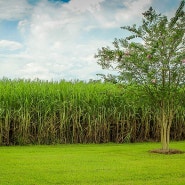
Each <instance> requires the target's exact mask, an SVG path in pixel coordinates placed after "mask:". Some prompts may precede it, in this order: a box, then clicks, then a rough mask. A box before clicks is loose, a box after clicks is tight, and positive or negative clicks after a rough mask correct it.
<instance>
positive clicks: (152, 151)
mask: <svg viewBox="0 0 185 185" xmlns="http://www.w3.org/2000/svg"><path fill="white" fill-rule="evenodd" d="M149 152H150V153H158V154H166V155H172V154H184V153H185V152H184V151H181V150H177V149H169V150H162V149H154V150H150V151H149Z"/></svg>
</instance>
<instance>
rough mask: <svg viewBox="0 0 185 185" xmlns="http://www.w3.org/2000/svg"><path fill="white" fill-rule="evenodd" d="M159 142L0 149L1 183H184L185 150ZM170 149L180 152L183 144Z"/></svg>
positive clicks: (177, 144) (35, 184)
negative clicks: (163, 149)
mask: <svg viewBox="0 0 185 185" xmlns="http://www.w3.org/2000/svg"><path fill="white" fill-rule="evenodd" d="M155 148H160V144H159V143H136V144H83V145H82V144H79V145H78V144H77V145H75V144H74V145H51V146H12V147H0V184H2V185H8V184H11V185H52V184H53V185H54V184H56V185H57V184H58V185H59V184H61V185H63V184H64V185H65V184H67V185H74V184H75V185H77V184H79V185H161V184H163V185H177V184H178V185H184V184H185V154H175V155H163V154H154V153H153V154H152V153H149V152H148V151H149V150H151V149H155ZM171 148H176V149H180V150H183V151H185V142H172V143H171Z"/></svg>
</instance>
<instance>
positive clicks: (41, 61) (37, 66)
mask: <svg viewBox="0 0 185 185" xmlns="http://www.w3.org/2000/svg"><path fill="white" fill-rule="evenodd" d="M151 3H152V0H114V1H111V0H93V1H92V0H71V1H70V2H69V3H66V4H65V3H63V4H59V3H57V6H56V4H53V3H51V2H48V1H47V0H41V1H40V3H37V4H36V5H35V6H33V7H32V6H30V5H29V4H28V3H27V1H26V0H19V1H15V0H7V1H4V0H0V10H1V11H0V12H1V13H0V19H6V20H7V19H14V18H19V23H18V30H19V31H20V34H22V37H23V40H24V43H22V44H21V43H18V42H13V41H6V40H2V41H0V49H1V48H4V49H5V48H6V49H7V50H11V51H13V50H18V49H21V48H23V49H24V50H21V51H19V53H16V54H11V56H9V55H0V59H1V63H0V74H1V76H2V75H3V76H8V77H9V76H11V77H12V76H14V77H16V78H18V77H21V78H31V79H34V78H40V79H44V80H46V79H54V80H58V79H67V80H70V79H82V80H88V79H90V78H96V75H95V74H97V73H103V71H102V70H101V67H100V66H98V65H97V63H96V59H95V58H94V54H95V53H96V52H97V49H98V48H100V47H102V46H106V45H111V42H112V41H113V40H114V38H115V37H118V38H120V37H124V33H123V31H122V30H121V29H120V27H121V26H124V25H130V24H133V23H138V21H139V20H141V13H142V12H143V11H145V10H146V9H148V7H149V6H150V4H151ZM16 6H17V7H16ZM2 7H3V8H2ZM15 7H16V8H15ZM5 9H11V10H12V11H10V12H6V11H5ZM28 15H29V16H28ZM119 30H120V32H119ZM23 46H24V47H23Z"/></svg>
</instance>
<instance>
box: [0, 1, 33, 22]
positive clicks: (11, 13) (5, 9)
mask: <svg viewBox="0 0 185 185" xmlns="http://www.w3.org/2000/svg"><path fill="white" fill-rule="evenodd" d="M31 9H32V6H31V5H29V4H28V2H27V1H26V0H0V20H15V19H20V18H23V17H25V16H27V15H28V14H29V13H30V11H31Z"/></svg>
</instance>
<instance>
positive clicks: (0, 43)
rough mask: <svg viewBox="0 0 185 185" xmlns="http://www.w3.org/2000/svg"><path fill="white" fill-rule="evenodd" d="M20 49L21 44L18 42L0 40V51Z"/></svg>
mask: <svg viewBox="0 0 185 185" xmlns="http://www.w3.org/2000/svg"><path fill="white" fill-rule="evenodd" d="M22 47H23V46H22V44H21V43H19V42H15V41H10V40H0V51H2V50H3V51H15V50H19V49H21V48H22Z"/></svg>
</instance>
